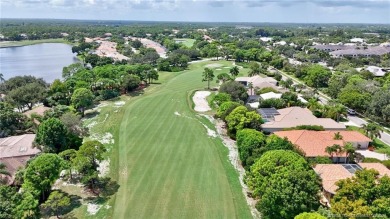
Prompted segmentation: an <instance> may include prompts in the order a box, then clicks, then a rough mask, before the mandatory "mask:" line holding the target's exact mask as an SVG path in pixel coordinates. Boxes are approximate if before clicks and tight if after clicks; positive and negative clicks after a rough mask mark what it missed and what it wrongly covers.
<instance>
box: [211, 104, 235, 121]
mask: <svg viewBox="0 0 390 219" xmlns="http://www.w3.org/2000/svg"><path fill="white" fill-rule="evenodd" d="M238 106H241V105H240V104H239V103H237V102H233V101H227V102H224V103H222V104H221V105H220V106H219V108H218V110H217V113H216V115H217V117H219V118H221V119H222V120H224V121H225V118H226V116H228V115H229V114H230V113H231V112H232V111H233V110H234V109H235V108H236V107H238Z"/></svg>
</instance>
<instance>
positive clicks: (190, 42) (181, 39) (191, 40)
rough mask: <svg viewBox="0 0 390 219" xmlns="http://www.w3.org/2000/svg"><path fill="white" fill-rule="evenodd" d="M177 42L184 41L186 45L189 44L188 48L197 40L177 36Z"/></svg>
mask: <svg viewBox="0 0 390 219" xmlns="http://www.w3.org/2000/svg"><path fill="white" fill-rule="evenodd" d="M174 40H175V42H177V43H182V44H184V45H185V46H187V47H188V48H191V47H192V46H193V45H194V43H195V40H194V39H189V38H175V39H174Z"/></svg>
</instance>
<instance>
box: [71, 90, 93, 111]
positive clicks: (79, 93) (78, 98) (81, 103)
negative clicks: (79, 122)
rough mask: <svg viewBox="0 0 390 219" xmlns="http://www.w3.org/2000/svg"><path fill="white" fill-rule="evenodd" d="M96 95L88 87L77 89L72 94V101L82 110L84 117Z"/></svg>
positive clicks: (75, 106)
mask: <svg viewBox="0 0 390 219" xmlns="http://www.w3.org/2000/svg"><path fill="white" fill-rule="evenodd" d="M94 98H95V96H94V95H93V93H92V92H91V91H90V90H88V89H86V88H79V89H76V90H75V91H74V93H73V95H72V98H71V102H72V104H73V106H74V108H76V109H77V110H79V111H80V112H81V115H82V116H83V117H84V112H85V110H86V109H87V108H88V107H90V106H92V105H93V99H94Z"/></svg>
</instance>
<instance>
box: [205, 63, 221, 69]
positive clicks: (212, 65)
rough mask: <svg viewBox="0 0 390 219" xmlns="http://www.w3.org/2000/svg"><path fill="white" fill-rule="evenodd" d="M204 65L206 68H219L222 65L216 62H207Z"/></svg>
mask: <svg viewBox="0 0 390 219" xmlns="http://www.w3.org/2000/svg"><path fill="white" fill-rule="evenodd" d="M205 67H206V68H219V67H222V65H221V64H218V63H214V64H208V65H206V66H205Z"/></svg>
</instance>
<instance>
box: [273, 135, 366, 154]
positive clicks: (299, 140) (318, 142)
mask: <svg viewBox="0 0 390 219" xmlns="http://www.w3.org/2000/svg"><path fill="white" fill-rule="evenodd" d="M337 132H339V133H340V135H341V136H342V137H343V139H342V140H335V139H334V135H335V133H337ZM274 134H275V135H277V136H279V137H282V138H284V137H286V138H288V140H289V141H291V143H293V144H295V145H297V146H298V147H299V148H300V149H302V150H303V151H304V152H305V155H306V156H307V157H316V156H328V157H329V156H330V155H329V154H328V153H327V152H326V151H325V150H326V147H328V146H332V145H334V144H337V145H340V146H344V145H345V144H346V143H347V142H370V141H371V139H369V138H367V137H366V136H364V135H363V134H361V133H360V132H357V131H311V130H290V131H279V132H275V133H274ZM334 156H337V157H345V156H346V154H345V153H342V154H337V155H336V154H335V155H334Z"/></svg>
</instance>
